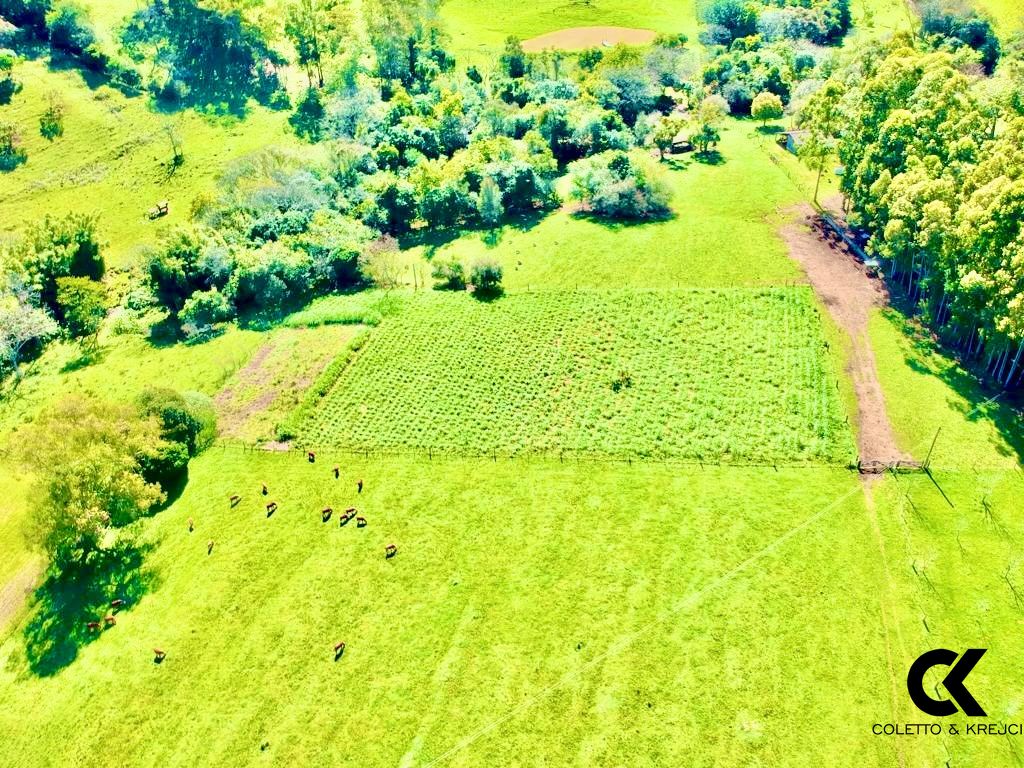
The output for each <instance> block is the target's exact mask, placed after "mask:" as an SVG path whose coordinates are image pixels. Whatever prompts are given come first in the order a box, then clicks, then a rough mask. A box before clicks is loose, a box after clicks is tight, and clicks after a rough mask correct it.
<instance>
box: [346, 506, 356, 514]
mask: <svg viewBox="0 0 1024 768" xmlns="http://www.w3.org/2000/svg"><path fill="white" fill-rule="evenodd" d="M355 513H356V508H355V507H349V508H348V509H346V510H345V514H346V515H354V514H355Z"/></svg>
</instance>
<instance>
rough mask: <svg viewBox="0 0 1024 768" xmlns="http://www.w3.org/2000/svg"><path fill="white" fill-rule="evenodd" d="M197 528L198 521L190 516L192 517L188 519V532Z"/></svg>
mask: <svg viewBox="0 0 1024 768" xmlns="http://www.w3.org/2000/svg"><path fill="white" fill-rule="evenodd" d="M195 529H196V523H195V521H194V520H193V519H192V518H191V517H190V518H189V519H188V532H189V533H192V531H194V530H195Z"/></svg>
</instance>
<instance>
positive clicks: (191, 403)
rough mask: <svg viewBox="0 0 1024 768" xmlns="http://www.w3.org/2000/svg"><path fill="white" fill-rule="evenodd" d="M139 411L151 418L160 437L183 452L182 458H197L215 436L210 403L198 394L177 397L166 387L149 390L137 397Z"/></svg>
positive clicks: (178, 394)
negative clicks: (183, 456) (158, 429)
mask: <svg viewBox="0 0 1024 768" xmlns="http://www.w3.org/2000/svg"><path fill="white" fill-rule="evenodd" d="M138 406H139V411H140V412H141V413H142V415H143V416H154V417H156V419H157V421H158V422H159V424H160V436H161V437H162V438H163V439H164V440H166V441H168V442H171V443H177V444H179V445H181V446H182V447H183V448H184V449H185V456H186V457H192V456H197V455H199V454H200V453H202V452H203V451H205V450H206V449H207V448H209V447H210V446H211V445H212V444H213V440H214V438H215V437H216V436H217V413H216V411H215V410H214V407H213V403H212V402H211V401H210V399H209V398H208V397H206V396H205V395H201V394H199V393H198V392H189V393H186V394H181V393H179V392H176V391H174V390H173V389H168V388H166V387H150V388H148V389H146V390H144V391H143V392H142V394H141V395H139V399H138Z"/></svg>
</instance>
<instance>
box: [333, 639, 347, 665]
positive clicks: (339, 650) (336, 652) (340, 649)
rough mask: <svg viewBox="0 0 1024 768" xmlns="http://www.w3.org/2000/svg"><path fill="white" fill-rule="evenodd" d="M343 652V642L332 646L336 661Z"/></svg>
mask: <svg viewBox="0 0 1024 768" xmlns="http://www.w3.org/2000/svg"><path fill="white" fill-rule="evenodd" d="M344 652H345V644H344V643H338V644H337V645H336V646H334V660H335V661H337V660H338V659H340V658H341V655H342V654H343V653H344Z"/></svg>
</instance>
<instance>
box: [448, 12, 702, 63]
mask: <svg viewBox="0 0 1024 768" xmlns="http://www.w3.org/2000/svg"><path fill="white" fill-rule="evenodd" d="M441 14H442V17H443V19H444V20H445V22H446V24H447V28H448V32H449V34H451V37H452V42H453V44H454V46H453V47H454V48H455V49H457V50H458V49H465V50H469V51H472V50H481V49H489V48H494V47H497V46H499V45H501V44H502V43H503V42H504V41H505V38H507V37H508V36H509V35H514V36H516V37H518V38H520V39H522V40H526V39H529V38H531V37H536V36H537V35H541V34H544V33H545V32H554V31H556V30H559V29H568V28H570V27H581V26H586V27H593V26H607V27H638V28H640V29H653V30H655V31H657V32H685V33H687V34H688V35H689V36H690V37H691V38H693V39H696V37H697V31H698V26H697V15H696V3H695V0H632V1H631V0H534V2H529V3H520V4H518V5H509V4H508V3H501V2H498V0H448V2H446V3H445V4H444V5H443V6H442V9H441Z"/></svg>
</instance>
